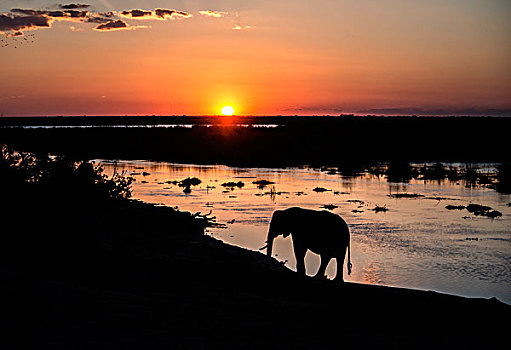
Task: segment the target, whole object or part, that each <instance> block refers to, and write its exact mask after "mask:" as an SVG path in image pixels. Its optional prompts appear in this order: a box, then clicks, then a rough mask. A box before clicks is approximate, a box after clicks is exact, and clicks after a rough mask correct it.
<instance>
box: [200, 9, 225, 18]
mask: <svg viewBox="0 0 511 350" xmlns="http://www.w3.org/2000/svg"><path fill="white" fill-rule="evenodd" d="M199 14H201V15H203V16H206V17H214V18H222V17H224V16H226V15H228V14H229V13H228V12H225V11H211V10H203V11H199Z"/></svg>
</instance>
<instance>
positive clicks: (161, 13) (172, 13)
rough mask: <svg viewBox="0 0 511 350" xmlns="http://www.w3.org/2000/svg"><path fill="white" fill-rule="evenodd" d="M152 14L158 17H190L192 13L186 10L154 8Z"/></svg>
mask: <svg viewBox="0 0 511 350" xmlns="http://www.w3.org/2000/svg"><path fill="white" fill-rule="evenodd" d="M154 14H155V15H156V17H159V18H160V19H165V18H170V19H174V17H176V18H186V17H192V15H191V14H189V13H188V12H184V11H176V10H166V9H156V10H154Z"/></svg>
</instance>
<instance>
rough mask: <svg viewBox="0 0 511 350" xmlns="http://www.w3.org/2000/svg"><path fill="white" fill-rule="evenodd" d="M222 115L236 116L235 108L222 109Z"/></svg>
mask: <svg viewBox="0 0 511 350" xmlns="http://www.w3.org/2000/svg"><path fill="white" fill-rule="evenodd" d="M222 114H223V115H233V114H234V108H232V107H231V106H224V107H223V108H222Z"/></svg>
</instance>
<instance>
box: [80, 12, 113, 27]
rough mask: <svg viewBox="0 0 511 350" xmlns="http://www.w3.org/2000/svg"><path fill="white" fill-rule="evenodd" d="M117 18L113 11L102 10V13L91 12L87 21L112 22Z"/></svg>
mask: <svg viewBox="0 0 511 350" xmlns="http://www.w3.org/2000/svg"><path fill="white" fill-rule="evenodd" d="M114 18H115V14H114V13H113V12H100V13H90V14H89V17H87V19H86V21H85V22H87V23H98V24H101V23H106V22H110V21H111V20H113V19H114Z"/></svg>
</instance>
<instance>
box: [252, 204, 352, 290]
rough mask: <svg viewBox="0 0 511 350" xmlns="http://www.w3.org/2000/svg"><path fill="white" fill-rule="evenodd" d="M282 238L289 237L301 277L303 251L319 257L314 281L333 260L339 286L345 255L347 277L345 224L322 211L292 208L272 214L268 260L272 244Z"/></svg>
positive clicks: (346, 228) (303, 262)
mask: <svg viewBox="0 0 511 350" xmlns="http://www.w3.org/2000/svg"><path fill="white" fill-rule="evenodd" d="M280 235H283V237H287V236H289V235H291V237H292V240H293V250H294V253H295V258H296V269H297V272H298V273H299V274H300V275H302V276H305V253H306V252H307V249H309V250H310V251H312V252H313V253H316V254H319V255H320V259H321V265H320V267H319V270H318V272H317V274H316V275H315V277H318V278H324V277H325V270H326V267H327V265H328V263H329V262H330V260H331V259H332V258H336V260H337V273H336V276H335V278H334V280H335V281H338V282H343V281H344V280H343V265H344V257H345V255H346V250H347V251H348V265H347V268H348V275H350V274H351V268H352V264H351V257H350V231H349V228H348V225H347V224H346V222H345V221H344V220H343V219H342V218H341V217H340V216H339V215H336V214H334V213H331V212H329V211H326V210H311V209H303V208H299V207H292V208H288V209H284V210H276V211H275V212H274V213H273V216H272V218H271V222H270V227H269V230H268V239H267V241H266V242H267V245H266V246H265V247H263V248H261V250H262V249H265V248H267V251H266V254H267V256H269V257H271V254H272V250H273V240H274V239H275V238H276V237H278V236H280Z"/></svg>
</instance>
